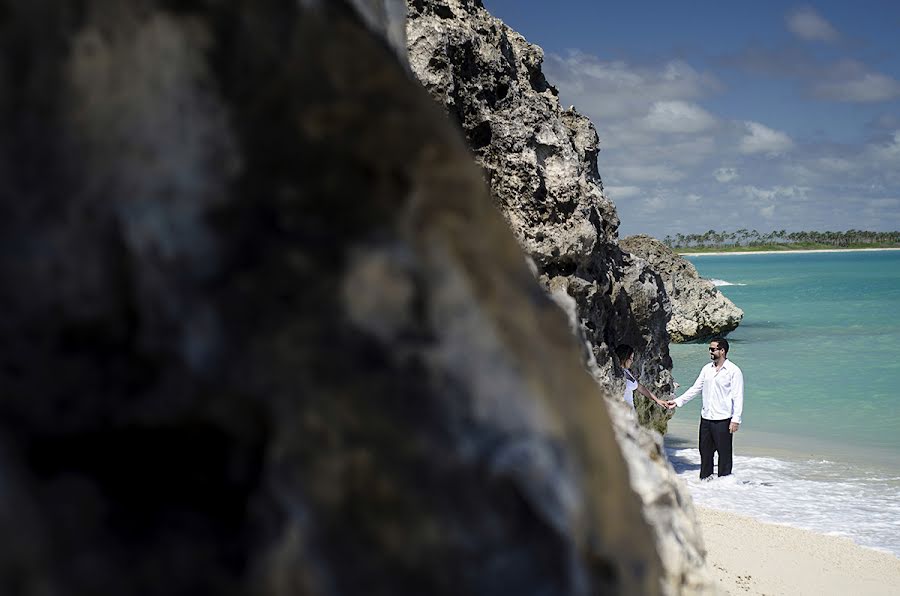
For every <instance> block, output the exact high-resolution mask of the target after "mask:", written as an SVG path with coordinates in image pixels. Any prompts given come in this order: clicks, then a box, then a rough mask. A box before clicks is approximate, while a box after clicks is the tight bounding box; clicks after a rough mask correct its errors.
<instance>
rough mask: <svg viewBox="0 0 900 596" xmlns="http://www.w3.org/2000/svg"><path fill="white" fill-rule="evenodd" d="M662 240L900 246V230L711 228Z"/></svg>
mask: <svg viewBox="0 0 900 596" xmlns="http://www.w3.org/2000/svg"><path fill="white" fill-rule="evenodd" d="M663 243H664V244H665V245H666V246H668V247H669V248H672V249H679V248H716V249H722V248H736V247H762V246H771V245H788V246H792V247H818V246H824V247H833V248H853V247H860V246H879V247H881V246H900V232H870V231H866V230H847V231H845V232H787V231H786V230H774V231H772V232H764V233H760V232H758V231H756V230H748V229H746V228H741V229H740V230H736V231H734V232H725V231H722V232H717V231H715V230H708V231H707V232H705V233H703V234H675V235H674V236H666V237H665V238H664V239H663Z"/></svg>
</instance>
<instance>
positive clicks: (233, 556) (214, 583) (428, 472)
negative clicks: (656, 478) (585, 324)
mask: <svg viewBox="0 0 900 596" xmlns="http://www.w3.org/2000/svg"><path fill="white" fill-rule="evenodd" d="M354 4H356V5H358V4H359V0H356V1H355V2H354ZM0 14H2V19H0V48H2V49H3V51H2V52H0V133H2V134H0V179H2V180H3V184H0V238H2V243H0V280H2V283H0V305H2V317H0V388H2V400H0V471H2V485H0V528H2V530H3V537H4V539H3V540H2V541H0V594H53V595H59V596H70V595H71V596H75V595H88V594H147V595H155V594H166V595H182V594H184V595H186V594H191V595H194V594H222V595H225V596H230V595H235V596H237V595H243V594H253V595H263V596H266V595H272V596H282V595H284V596H287V595H294V594H297V595H304V596H317V595H322V596H331V595H344V594H346V595H350V594H360V593H365V594H373V595H387V594H391V595H394V594H397V595H402V594H417V595H418V594H436V595H442V594H443V595H453V596H456V595H458V594H572V595H588V594H657V593H660V592H662V591H664V586H665V585H666V584H665V581H666V580H665V577H666V576H665V575H664V570H663V567H662V564H661V561H660V557H662V558H663V560H665V557H666V556H667V555H666V553H662V554H658V553H657V550H656V544H655V541H654V538H653V534H652V532H651V530H650V529H649V528H648V526H647V523H646V521H645V519H644V511H643V510H642V507H641V501H640V500H639V499H638V497H637V496H636V495H635V493H634V492H633V491H632V489H631V487H630V486H629V473H632V474H633V468H632V467H630V466H629V467H626V464H625V462H624V461H623V459H622V456H621V454H620V451H619V448H618V446H617V444H616V440H615V437H614V431H613V429H612V424H616V425H620V424H621V422H620V421H618V420H616V421H615V422H614V423H611V421H610V417H609V414H608V413H607V408H606V407H605V405H604V403H605V402H604V398H603V395H602V393H603V392H602V391H601V390H599V389H598V387H597V385H596V383H595V382H594V381H593V379H591V377H590V376H589V375H588V374H587V373H586V372H585V370H584V367H583V366H582V363H581V359H580V354H579V351H578V350H579V347H578V346H577V345H576V343H575V341H574V340H573V337H572V334H571V333H570V332H569V330H568V328H567V325H566V321H565V317H564V316H563V314H562V313H561V311H560V310H559V309H558V308H557V307H556V306H555V305H554V303H553V302H552V301H551V300H550V299H549V298H548V297H547V295H546V293H545V292H544V290H543V289H542V288H541V286H540V285H539V284H538V283H537V282H536V281H535V279H534V276H533V275H532V273H531V272H530V271H529V269H528V266H527V264H526V261H525V258H524V256H523V254H522V251H521V249H520V247H519V246H518V245H517V243H516V241H515V239H514V237H513V235H512V234H511V233H510V232H509V229H508V227H507V225H506V223H505V222H504V220H503V218H502V217H501V216H500V215H499V213H498V212H497V210H496V209H495V208H494V206H493V205H492V204H491V200H490V197H489V194H488V192H487V190H486V188H485V186H484V183H483V179H482V176H481V172H480V171H479V170H478V168H477V167H476V166H475V165H474V163H473V162H472V159H471V154H470V153H469V152H468V150H467V148H466V147H465V144H464V142H463V139H462V137H461V135H460V134H459V131H458V130H457V129H456V128H455V127H453V126H452V125H451V124H450V123H449V122H448V120H447V119H446V117H445V116H444V114H443V113H442V111H441V110H440V109H439V108H438V107H437V106H436V105H435V104H434V102H433V101H432V100H431V98H430V97H429V96H428V95H427V94H426V92H425V91H424V90H423V89H422V88H421V86H420V85H419V84H418V82H416V81H414V80H413V79H412V77H411V75H410V74H409V71H408V70H407V69H406V68H405V67H404V66H403V65H402V64H400V62H399V60H398V59H397V57H396V55H395V54H394V53H393V50H392V49H391V47H390V44H389V42H388V41H386V40H385V39H384V37H383V36H382V34H383V31H384V29H383V28H381V27H375V30H376V31H378V32H381V33H378V34H376V33H373V31H372V30H369V29H368V28H367V25H366V23H369V19H367V18H366V17H365V16H361V15H360V14H359V13H357V12H355V11H354V10H352V9H351V4H350V3H348V2H341V1H337V0H335V1H329V2H313V1H308V0H307V1H303V2H287V1H285V2H235V1H227V0H226V1H220V2H207V3H202V2H198V3H183V2H181V3H177V2H176V3H172V2H162V1H153V0H147V1H143V2H135V3H131V2H122V3H110V2H107V1H105V0H86V1H85V2H81V3H78V6H77V8H73V7H72V6H70V3H66V2H55V1H50V0H19V1H12V0H9V1H6V2H3V4H2V7H0ZM374 14H375V16H376V21H378V18H377V17H378V14H379V13H378V12H377V11H376V12H375V13H374ZM598 229H599V228H598ZM585 242H587V243H588V244H590V242H591V241H590V240H587V239H586V240H585ZM576 244H578V245H579V248H578V250H579V251H582V252H583V251H584V250H587V248H586V245H585V246H581V241H578V242H577V243H576ZM595 244H596V245H597V246H593V247H591V248H590V250H589V252H591V254H598V253H597V251H600V250H605V249H603V248H601V247H600V246H599V244H600V243H596V242H595ZM603 246H607V245H605V244H604V245H603ZM615 254H616V255H617V257H616V258H621V259H625V258H626V257H625V256H624V255H623V254H622V253H615ZM583 258H584V259H586V260H585V261H584V262H583V263H582V264H581V265H580V266H581V267H589V266H590V263H594V262H596V261H595V260H591V259H590V258H588V256H587V254H585V255H583ZM604 275H605V274H604ZM604 279H606V278H604ZM620 279H621V280H625V281H626V282H627V283H629V284H632V285H638V286H641V287H643V288H649V283H650V279H651V278H649V277H627V276H624V275H620V274H618V273H613V272H610V273H609V278H608V281H607V282H603V283H604V284H606V285H603V284H597V285H594V286H590V285H591V284H593V283H594V282H586V283H588V285H589V286H590V287H592V288H595V289H593V290H591V291H594V292H597V293H598V294H604V295H605V293H608V292H611V291H613V288H614V287H618V286H616V285H615V284H619V283H622V282H620V281H617V280H620ZM571 283H573V282H569V281H567V282H566V284H567V285H570V284H571ZM601 288H602V289H601ZM616 291H617V292H619V294H618V295H619V298H618V303H619V304H620V306H621V309H622V311H621V312H622V316H624V313H626V312H627V306H628V301H629V300H630V299H629V298H627V296H626V295H625V292H624V290H616ZM570 294H571V293H570ZM660 308H662V307H660ZM659 316H661V315H659ZM632 329H633V330H634V332H637V330H638V329H639V326H638V324H637V323H633V328H632ZM610 337H612V336H610ZM631 428H632V429H636V428H637V426H635V425H633V424H632V426H631ZM641 436H642V437H646V435H641ZM632 482H634V480H632ZM644 494H646V492H645V493H644ZM645 498H646V497H645ZM660 498H661V499H662V498H663V497H660ZM688 550H690V547H688Z"/></svg>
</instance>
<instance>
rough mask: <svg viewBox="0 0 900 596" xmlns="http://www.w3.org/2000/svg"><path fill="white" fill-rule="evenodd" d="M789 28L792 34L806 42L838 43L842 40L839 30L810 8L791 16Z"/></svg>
mask: <svg viewBox="0 0 900 596" xmlns="http://www.w3.org/2000/svg"><path fill="white" fill-rule="evenodd" d="M787 26H788V29H790V31H791V33H793V34H794V35H796V36H797V37H799V38H800V39H803V40H806V41H837V39H838V38H840V34H839V33H838V32H837V29H835V28H834V27H832V26H831V23H829V22H828V21H826V20H825V19H824V18H823V17H822V16H821V15H819V13H817V12H816V11H814V10H813V9H812V8H809V7H804V8H801V9H799V10H796V11H794V12H792V13H791V14H789V15H788V17H787Z"/></svg>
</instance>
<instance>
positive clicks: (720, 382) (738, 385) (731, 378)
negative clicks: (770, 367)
mask: <svg viewBox="0 0 900 596" xmlns="http://www.w3.org/2000/svg"><path fill="white" fill-rule="evenodd" d="M700 392H702V393H703V408H702V409H701V410H700V416H702V417H703V418H706V419H707V420H725V419H726V418H731V421H732V422H737V423H738V424H740V423H741V414H742V413H743V410H744V373H742V372H741V369H740V368H738V366H737V364H734V363H733V362H731V360H728V359H726V360H725V362H724V363H723V364H722V368H720V369H719V370H716V363H715V362H710V363H709V364H707V365H706V366H704V367H703V368H702V369H700V375H699V376H698V377H697V380H696V381H694V384H693V385H691V388H690V389H688V390H687V391H685V392H684V393H682V394H681V396H680V397H677V398H675V405H677V406H678V407H679V408H680V407H681V406H683V405H684V404H686V403H687V402H689V401H691V400H692V399H694V397H696V395H697V394H698V393H700Z"/></svg>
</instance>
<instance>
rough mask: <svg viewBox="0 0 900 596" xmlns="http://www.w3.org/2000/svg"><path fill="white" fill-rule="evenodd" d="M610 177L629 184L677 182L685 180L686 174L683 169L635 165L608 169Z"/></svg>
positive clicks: (656, 165)
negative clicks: (626, 181)
mask: <svg viewBox="0 0 900 596" xmlns="http://www.w3.org/2000/svg"><path fill="white" fill-rule="evenodd" d="M607 172H608V174H607V175H609V176H611V177H614V178H616V179H624V180H628V181H629V182H638V183H640V182H644V183H647V182H677V181H679V180H682V179H684V177H685V173H684V171H683V170H681V169H677V170H676V169H675V168H671V167H669V166H665V165H658V164H634V165H622V166H616V167H614V168H613V167H608V168H607Z"/></svg>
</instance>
